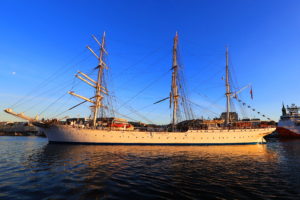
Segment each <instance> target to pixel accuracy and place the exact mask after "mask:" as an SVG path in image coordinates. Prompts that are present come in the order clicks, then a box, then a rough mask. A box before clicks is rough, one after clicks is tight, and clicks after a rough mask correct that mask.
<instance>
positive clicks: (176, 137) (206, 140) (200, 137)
mask: <svg viewBox="0 0 300 200" xmlns="http://www.w3.org/2000/svg"><path fill="white" fill-rule="evenodd" d="M40 129H41V131H43V132H44V133H45V134H46V135H47V137H48V140H49V142H50V143H80V144H124V145H125V144H127V145H218V144H219V145H220V144H261V143H265V142H266V141H265V139H264V138H263V137H264V136H266V135H268V134H270V133H272V132H273V131H274V130H275V128H260V129H229V130H224V129H223V130H189V131H187V132H150V131H147V132H142V131H109V130H97V129H84V128H74V127H71V126H61V125H52V126H51V127H49V128H40Z"/></svg>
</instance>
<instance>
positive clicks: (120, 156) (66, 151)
mask: <svg viewBox="0 0 300 200" xmlns="http://www.w3.org/2000/svg"><path fill="white" fill-rule="evenodd" d="M174 157H176V159H179V158H180V159H184V160H195V159H196V160H197V159H202V160H203V159H208V160H211V159H220V158H221V159H222V160H223V159H229V160H231V161H232V162H237V161H238V160H241V159H242V160H252V159H253V160H255V161H256V162H260V161H261V162H265V161H269V160H273V161H274V160H276V158H277V154H276V153H275V152H274V151H273V150H272V149H270V148H268V146H265V145H249V146H248V145H246V146H245V145H232V146H230V145H225V146H152V145H149V146H140V145H129V146H128V145H69V144H66V145H65V144H47V145H46V146H45V147H44V148H43V149H41V151H40V152H38V153H35V154H32V155H31V156H30V157H29V158H28V159H29V160H31V161H34V162H33V163H36V162H38V163H41V164H43V165H57V164H59V163H60V164H63V163H64V164H63V165H67V164H71V165H72V164H76V163H77V164H81V165H85V166H89V167H91V166H100V165H101V166H103V165H110V166H122V165H124V166H125V165H127V164H128V163H131V162H139V159H148V158H149V159H155V158H167V159H172V158H174Z"/></svg>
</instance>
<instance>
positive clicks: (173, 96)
mask: <svg viewBox="0 0 300 200" xmlns="http://www.w3.org/2000/svg"><path fill="white" fill-rule="evenodd" d="M177 46H178V34H177V32H176V35H175V37H174V45H173V59H172V70H173V72H172V83H171V93H170V105H171V107H173V110H172V131H174V130H175V126H176V123H177V113H178V98H179V95H178V85H177V84H178V83H177V76H178V62H177Z"/></svg>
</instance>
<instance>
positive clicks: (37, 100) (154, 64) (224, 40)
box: [0, 0, 300, 123]
mask: <svg viewBox="0 0 300 200" xmlns="http://www.w3.org/2000/svg"><path fill="white" fill-rule="evenodd" d="M299 13H300V2H299V1H296V0H294V1H293V0H226V1H225V0H198V1H196V0H195V1H192V0H185V1H176V0H172V1H171V0H160V1H159V0H156V1H154V0H153V1H150V0H144V1H133V0H131V1H125V0H124V1H121V0H120V1H117V0H112V1H88V0H86V1H83V0H82V1H76V0H73V1H71V0H70V1H67V0H65V1H62V0H60V1H53V0H52V1H46V0H44V1H13V0H10V1H8V0H7V1H5V0H2V1H1V2H0V30H1V31H0V41H1V43H0V44H1V45H0V85H1V86H0V109H1V110H3V109H4V108H7V107H10V106H12V105H13V104H14V103H15V102H17V101H18V100H20V99H22V102H21V103H22V104H20V105H18V106H16V107H13V108H14V109H15V110H16V111H17V112H24V111H25V114H28V115H31V116H35V115H36V114H38V113H41V112H42V111H44V110H45V112H43V113H42V114H41V116H42V117H51V116H54V115H55V114H57V113H60V112H62V111H64V110H66V109H67V108H69V107H72V106H73V105H75V104H76V103H78V102H80V100H77V99H75V98H72V97H70V96H69V95H64V94H65V93H66V92H67V91H68V90H70V89H71V88H72V86H74V84H75V85H76V87H74V88H72V90H74V91H75V92H77V93H79V94H84V95H86V96H89V95H90V96H91V95H92V92H91V90H90V88H89V87H87V86H84V84H79V82H80V81H78V80H75V79H74V74H75V73H76V71H77V70H81V71H83V72H90V71H91V69H92V68H93V67H95V66H96V63H97V62H96V60H95V58H93V55H91V54H90V53H89V52H88V50H87V49H86V48H85V46H86V45H91V46H92V47H94V48H95V47H96V44H95V42H94V41H93V40H92V38H91V34H95V35H96V36H97V37H99V38H100V37H101V35H102V33H103V31H106V34H107V51H108V52H109V55H108V58H107V59H108V64H109V66H110V69H109V70H110V73H111V81H110V88H111V90H112V91H114V95H115V96H116V97H117V100H116V101H117V102H115V103H116V105H115V107H116V108H118V107H119V106H120V105H122V104H123V103H124V102H128V105H129V106H130V107H132V108H134V109H135V110H138V111H139V113H141V114H142V115H143V116H146V118H147V119H149V120H150V121H153V122H155V123H164V122H169V120H170V112H169V106H168V103H167V102H165V103H161V104H159V105H152V103H153V102H155V101H157V100H159V99H161V98H164V97H166V96H167V95H168V94H169V89H170V86H169V85H170V77H171V74H170V73H168V70H169V68H170V66H171V49H172V41H173V37H174V35H175V32H176V31H178V34H179V45H180V60H181V63H182V64H183V65H184V70H185V79H186V81H187V86H188V91H189V96H190V98H191V99H192V101H193V102H196V103H197V104H199V105H201V106H203V107H205V108H208V109H209V110H210V111H206V109H199V107H197V108H195V113H196V115H197V116H198V117H201V116H204V117H210V118H212V117H215V115H216V113H217V114H219V113H220V112H222V109H224V107H225V98H224V83H223V81H222V79H221V78H222V76H224V65H225V46H228V47H229V52H230V67H231V68H232V69H233V70H234V75H235V77H236V79H237V80H238V83H239V86H240V87H242V86H244V85H247V84H249V83H251V84H252V85H253V93H254V100H251V99H250V95H249V89H246V90H245V91H244V92H243V93H242V95H241V96H242V97H243V100H244V101H245V102H247V103H248V104H250V105H251V106H252V107H254V108H256V109H257V110H258V111H260V112H262V113H265V114H266V115H267V116H270V117H271V118H272V119H274V120H278V118H279V116H280V112H281V104H282V102H283V101H284V103H286V104H290V103H299V99H300V98H299V97H300V93H298V87H297V81H298V79H299V74H300V73H299V72H300V68H299V65H300V59H299V58H300V55H299V53H300V37H299V35H300V14H299ZM53 74H54V75H53ZM91 76H93V74H92V75H91ZM143 89H145V90H143ZM141 91H142V92H141ZM136 94H139V95H137V96H136ZM24 96H25V97H24ZM60 97H61V98H60ZM58 98H59V99H58ZM57 99H58V100H57ZM52 102H55V104H51V103H52ZM212 102H213V105H212ZM215 104H217V105H215ZM49 105H51V106H50V107H48V106H49ZM88 106H89V105H88V104H86V105H83V106H81V107H79V108H77V109H75V110H73V111H71V112H69V113H65V114H63V115H62V116H60V117H63V116H65V115H68V116H80V117H83V116H88V115H89V107H88ZM236 107H238V106H236ZM246 110H247V109H246ZM119 112H121V113H122V114H125V115H129V116H130V117H131V118H133V119H136V120H143V119H141V118H140V116H138V115H135V114H132V113H131V112H132V109H131V108H125V107H123V108H121V109H120V110H119ZM247 116H248V117H251V118H252V117H258V116H257V115H256V114H255V113H253V112H251V111H249V110H247ZM4 120H18V119H16V118H14V117H11V116H9V115H7V114H5V113H4V112H1V113H0V121H4Z"/></svg>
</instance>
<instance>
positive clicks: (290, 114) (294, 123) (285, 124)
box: [276, 104, 300, 138]
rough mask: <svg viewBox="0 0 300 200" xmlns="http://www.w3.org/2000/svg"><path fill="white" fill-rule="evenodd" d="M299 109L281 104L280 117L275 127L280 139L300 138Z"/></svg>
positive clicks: (293, 105)
mask: <svg viewBox="0 0 300 200" xmlns="http://www.w3.org/2000/svg"><path fill="white" fill-rule="evenodd" d="M299 110H300V107H298V106H296V105H295V104H292V105H291V106H288V105H287V106H286V107H285V106H284V104H282V115H281V116H280V120H279V121H278V125H277V129H276V131H277V133H278V136H279V137H282V138H300V113H299Z"/></svg>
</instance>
